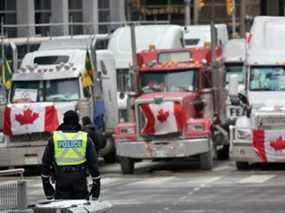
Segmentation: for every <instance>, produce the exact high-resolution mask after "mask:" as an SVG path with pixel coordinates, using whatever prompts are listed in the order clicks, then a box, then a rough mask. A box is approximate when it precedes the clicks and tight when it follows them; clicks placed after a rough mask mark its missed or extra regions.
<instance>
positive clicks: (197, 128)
mask: <svg viewBox="0 0 285 213" xmlns="http://www.w3.org/2000/svg"><path fill="white" fill-rule="evenodd" d="M187 131H188V132H204V131H205V125H204V124H203V123H189V124H187Z"/></svg>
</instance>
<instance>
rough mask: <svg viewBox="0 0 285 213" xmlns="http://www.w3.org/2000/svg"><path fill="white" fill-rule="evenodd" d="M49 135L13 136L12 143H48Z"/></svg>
mask: <svg viewBox="0 0 285 213" xmlns="http://www.w3.org/2000/svg"><path fill="white" fill-rule="evenodd" d="M49 136H50V134H49V133H32V134H24V135H13V136H11V137H10V141H11V142H12V143H20V142H33V141H47V140H48V139H49Z"/></svg>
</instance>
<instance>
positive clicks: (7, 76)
mask: <svg viewBox="0 0 285 213" xmlns="http://www.w3.org/2000/svg"><path fill="white" fill-rule="evenodd" d="M1 79H2V84H3V86H4V88H5V89H7V90H9V89H11V86H12V81H11V79H12V70H11V67H10V65H9V62H8V60H7V58H6V57H5V56H4V57H3V63H2V70H1Z"/></svg>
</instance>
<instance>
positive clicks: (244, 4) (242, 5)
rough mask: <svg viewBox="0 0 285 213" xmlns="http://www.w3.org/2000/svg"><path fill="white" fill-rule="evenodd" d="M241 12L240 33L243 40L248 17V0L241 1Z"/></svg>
mask: <svg viewBox="0 0 285 213" xmlns="http://www.w3.org/2000/svg"><path fill="white" fill-rule="evenodd" d="M240 3H241V12H240V16H241V17H240V22H241V23H240V26H241V27H240V33H241V37H242V38H243V37H244V36H245V30H246V29H245V21H246V20H245V17H246V0H241V1H240Z"/></svg>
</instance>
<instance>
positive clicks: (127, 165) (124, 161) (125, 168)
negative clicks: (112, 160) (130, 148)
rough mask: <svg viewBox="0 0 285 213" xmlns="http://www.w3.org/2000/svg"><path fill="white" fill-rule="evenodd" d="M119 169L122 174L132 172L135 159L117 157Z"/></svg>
mask: <svg viewBox="0 0 285 213" xmlns="http://www.w3.org/2000/svg"><path fill="white" fill-rule="evenodd" d="M119 161H120V165H121V170H122V173H123V174H134V170H135V161H134V160H133V159H132V158H128V157H119Z"/></svg>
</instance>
